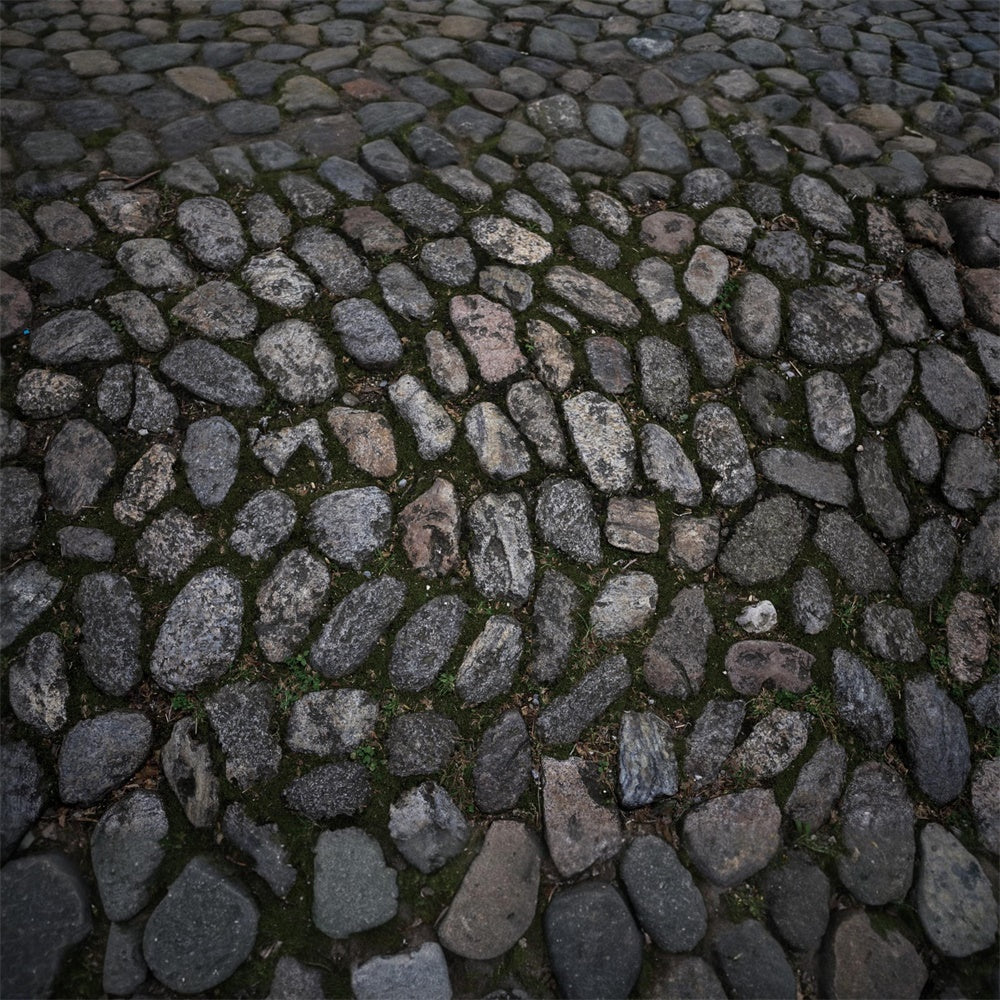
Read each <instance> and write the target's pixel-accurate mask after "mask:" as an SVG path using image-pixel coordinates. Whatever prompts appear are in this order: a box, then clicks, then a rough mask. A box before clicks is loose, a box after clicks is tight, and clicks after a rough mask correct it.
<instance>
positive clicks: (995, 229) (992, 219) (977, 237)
mask: <svg viewBox="0 0 1000 1000" xmlns="http://www.w3.org/2000/svg"><path fill="white" fill-rule="evenodd" d="M942 211H943V214H944V217H945V219H946V220H947V222H948V228H949V229H950V230H951V232H952V234H953V235H954V237H955V250H956V251H957V253H958V256H959V257H960V258H961V260H962V262H963V263H964V264H967V265H968V266H969V267H995V266H996V262H997V254H998V252H1000V212H997V207H996V204H995V203H994V202H992V201H990V200H988V199H986V198H959V199H956V200H955V201H953V202H949V203H948V204H946V205H944V206H943V209H942Z"/></svg>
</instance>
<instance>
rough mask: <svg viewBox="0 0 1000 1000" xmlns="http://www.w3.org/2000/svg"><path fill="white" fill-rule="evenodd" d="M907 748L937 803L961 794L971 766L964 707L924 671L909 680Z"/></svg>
mask: <svg viewBox="0 0 1000 1000" xmlns="http://www.w3.org/2000/svg"><path fill="white" fill-rule="evenodd" d="M905 706H906V709H905V711H906V749H907V751H908V754H909V757H910V761H911V763H912V765H913V773H914V777H915V778H916V781H917V785H918V786H919V787H920V790H921V791H922V792H923V793H924V794H925V795H926V796H927V797H928V798H930V799H931V800H932V801H934V802H936V803H937V804H938V805H944V804H945V803H947V802H951V801H952V800H954V799H956V798H957V797H958V796H959V795H961V793H962V790H963V789H964V788H965V783H966V781H967V779H968V777H969V771H970V769H971V758H970V752H969V735H968V732H967V730H966V727H965V720H964V719H963V717H962V711H961V709H960V708H959V707H958V706H957V705H956V704H955V703H954V702H953V701H952V700H951V699H950V698H949V697H948V695H946V694H945V692H944V691H943V690H941V688H940V687H938V685H937V684H936V683H935V682H934V679H933V677H932V676H931V675H930V674H924V675H922V676H920V677H918V678H916V679H914V680H910V681H907V682H906V686H905Z"/></svg>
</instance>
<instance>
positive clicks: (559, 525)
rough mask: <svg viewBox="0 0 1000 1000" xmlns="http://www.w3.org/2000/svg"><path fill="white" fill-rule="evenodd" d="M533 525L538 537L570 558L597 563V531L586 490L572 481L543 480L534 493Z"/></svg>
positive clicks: (598, 546) (594, 515)
mask: <svg viewBox="0 0 1000 1000" xmlns="http://www.w3.org/2000/svg"><path fill="white" fill-rule="evenodd" d="M535 522H536V523H537V525H538V530H539V532H540V533H541V536H542V538H543V539H544V541H545V542H547V543H548V544H549V545H552V546H554V547H555V548H557V549H559V551H560V552H563V553H565V554H566V555H568V556H570V557H571V558H572V559H575V560H577V561H578V562H582V563H590V564H592V565H593V564H595V563H598V562H600V560H601V532H600V528H599V527H598V524H597V515H596V513H595V511H594V505H593V501H592V499H591V496H590V493H589V492H588V491H587V488H586V487H585V486H584V485H583V483H581V482H580V481H579V480H576V479H547V480H546V481H545V482H544V483H543V484H542V486H541V489H540V490H539V491H538V502H537V505H536V508H535Z"/></svg>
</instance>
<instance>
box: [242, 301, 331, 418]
mask: <svg viewBox="0 0 1000 1000" xmlns="http://www.w3.org/2000/svg"><path fill="white" fill-rule="evenodd" d="M253 353H254V358H256V360H257V364H258V365H259V366H260V370H261V371H262V372H263V373H264V377H265V378H267V379H269V380H270V381H271V382H273V383H274V384H275V387H276V389H277V391H278V395H279V396H281V398H282V399H285V400H287V401H288V402H290V403H301V404H306V405H308V404H311V403H322V402H323V401H324V400H327V399H329V398H330V396H332V395H333V393H334V392H336V390H337V384H338V383H337V371H336V368H335V366H334V358H333V352H332V351H331V350H330V348H329V347H328V346H327V345H326V343H325V342H324V341H323V339H322V338H321V337H320V334H319V331H318V330H317V329H316V327H314V326H313V325H312V324H311V323H304V322H302V321H301V320H297V319H289V320H283V321H282V322H280V323H275V324H274V325H273V326H271V327H268V329H267V330H265V331H264V333H262V334H261V335H260V337H259V338H258V339H257V343H256V344H255V345H254V351H253Z"/></svg>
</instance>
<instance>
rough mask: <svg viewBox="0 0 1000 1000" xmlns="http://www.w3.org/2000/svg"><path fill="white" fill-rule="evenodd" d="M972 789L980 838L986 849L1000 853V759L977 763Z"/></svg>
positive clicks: (974, 811) (973, 810)
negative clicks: (999, 803)
mask: <svg viewBox="0 0 1000 1000" xmlns="http://www.w3.org/2000/svg"><path fill="white" fill-rule="evenodd" d="M970 790H971V793H972V814H973V817H974V819H975V821H976V831H977V832H978V834H979V840H980V842H981V843H982V845H983V846H984V847H985V848H986V850H988V851H992V852H993V854H1000V818H998V817H997V812H996V807H995V803H996V800H997V794H998V792H1000V759H998V758H996V757H993V758H990V759H987V760H983V761H980V762H979V763H978V764H977V765H976V767H975V770H974V771H973V772H972V783H971V789H970Z"/></svg>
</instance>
